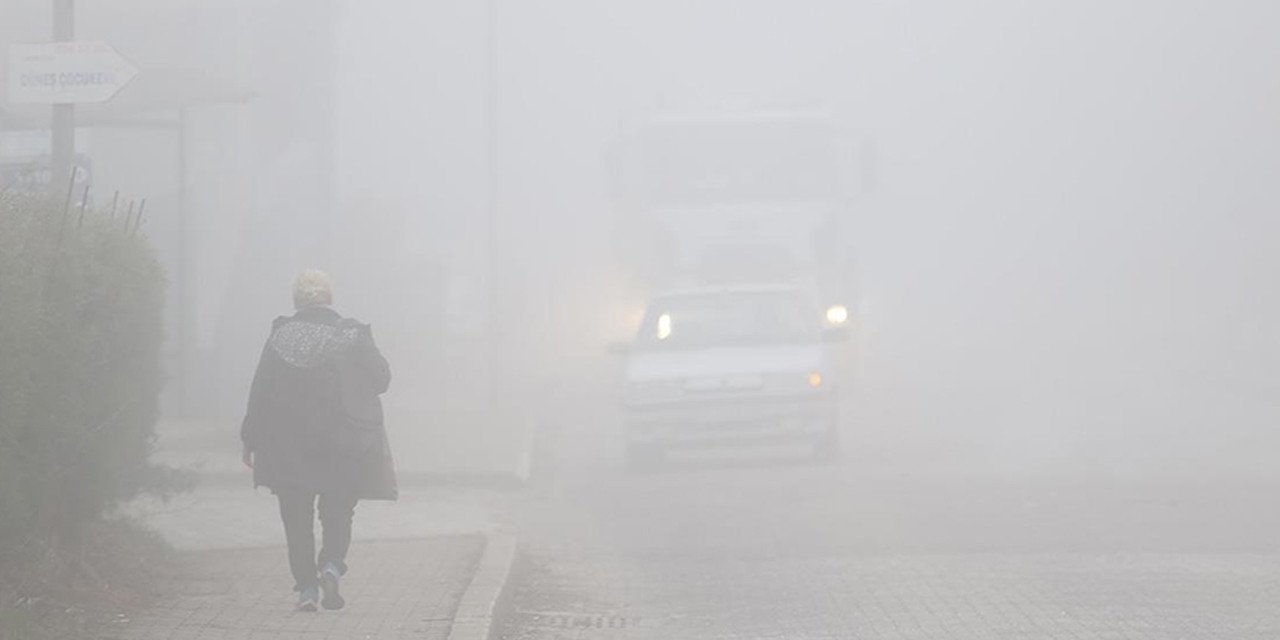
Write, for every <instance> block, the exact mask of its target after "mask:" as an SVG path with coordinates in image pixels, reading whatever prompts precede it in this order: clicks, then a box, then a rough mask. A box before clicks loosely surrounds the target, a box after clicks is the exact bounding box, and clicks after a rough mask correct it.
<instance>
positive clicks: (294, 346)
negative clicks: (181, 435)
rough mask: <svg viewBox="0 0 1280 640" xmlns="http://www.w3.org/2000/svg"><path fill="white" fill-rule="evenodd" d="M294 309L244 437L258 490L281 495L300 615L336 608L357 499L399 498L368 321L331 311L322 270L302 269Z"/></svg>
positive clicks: (384, 369) (278, 332)
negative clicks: (318, 540) (319, 538)
mask: <svg viewBox="0 0 1280 640" xmlns="http://www.w3.org/2000/svg"><path fill="white" fill-rule="evenodd" d="M293 303H294V307H295V308H296V309H297V313H295V314H294V315H292V316H284V317H280V318H277V319H276V320H275V322H274V323H273V325H272V328H271V335H270V337H269V338H267V343H266V346H265V347H264V348H263V350H262V357H261V359H260V360H259V362H258V369H257V372H256V374H255V375H254V378H253V385H252V387H251V388H250V391H249V406H248V410H247V411H246V412H245V418H244V424H243V425H242V426H241V430H240V438H241V440H242V442H243V445H244V454H243V457H244V463H245V465H247V466H248V467H250V468H251V469H253V482H254V486H255V487H259V486H265V487H268V488H270V489H271V490H272V492H273V493H275V494H276V497H277V498H278V499H279V502H280V518H281V519H282V520H283V521H284V532H285V540H286V542H287V543H288V545H289V568H290V570H291V571H292V573H293V579H294V590H295V591H297V592H298V594H299V596H298V606H297V609H298V610H299V611H315V610H316V609H317V607H318V606H323V607H324V608H325V609H341V608H342V607H343V606H344V605H345V600H344V599H343V597H342V595H341V593H340V589H339V583H340V581H341V578H342V576H343V575H345V574H346V572H347V564H346V558H347V550H348V548H349V547H350V546H351V521H352V518H353V516H354V514H355V506H356V503H357V502H358V501H359V500H362V499H369V500H395V499H396V497H397V488H396V479H395V471H394V467H393V465H392V461H391V450H390V447H389V446H388V443H387V436H386V429H385V427H384V425H383V416H382V400H381V398H380V397H379V396H380V395H381V394H382V393H384V392H385V391H386V390H387V387H388V385H389V384H390V382H391V370H390V368H389V367H388V365H387V361H386V359H385V358H383V357H382V354H381V352H379V351H378V347H377V345H375V344H374V341H373V333H372V331H371V330H370V328H369V325H367V324H361V323H359V322H357V321H355V320H352V319H349V318H343V317H342V316H341V315H339V314H338V313H337V312H336V311H334V310H333V308H332V307H331V305H332V303H333V294H332V291H331V287H330V283H329V277H328V276H327V275H326V274H325V273H324V272H322V271H317V270H307V271H303V272H302V273H301V274H300V275H299V276H298V278H297V280H296V281H295V282H294V287H293ZM317 510H318V511H319V514H320V523H321V526H322V531H323V538H322V546H321V548H320V552H319V554H318V555H317V553H316V543H315V530H314V527H315V517H316V511H317ZM321 591H323V597H321Z"/></svg>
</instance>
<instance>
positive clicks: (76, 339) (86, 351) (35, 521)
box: [0, 193, 175, 584]
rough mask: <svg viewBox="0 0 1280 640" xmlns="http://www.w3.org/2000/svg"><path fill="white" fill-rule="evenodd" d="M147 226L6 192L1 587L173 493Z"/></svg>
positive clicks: (155, 270) (0, 293) (1, 270)
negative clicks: (126, 511) (162, 452)
mask: <svg viewBox="0 0 1280 640" xmlns="http://www.w3.org/2000/svg"><path fill="white" fill-rule="evenodd" d="M140 214H141V211H140V210H139V212H138V213H137V214H133V215H126V214H118V212H108V211H92V210H90V211H85V210H83V209H79V208H76V207H68V206H66V205H64V204H63V203H61V202H52V201H50V200H47V199H43V198H36V197H32V196H28V195H23V194H14V193H0V582H8V583H10V584H12V581H13V580H14V579H15V576H19V575H21V573H22V572H23V571H24V570H26V569H27V568H29V566H30V564H31V562H32V561H33V560H36V559H40V558H47V557H49V556H50V554H53V555H57V554H58V553H61V552H67V551H72V552H74V549H75V548H76V545H78V544H79V543H80V538H81V535H82V533H83V532H84V531H85V528H86V527H87V526H89V525H90V524H91V523H93V522H94V521H95V520H97V519H98V518H100V517H102V516H103V514H105V513H107V512H108V510H109V509H111V508H112V507H113V506H115V505H117V504H118V503H120V502H121V501H124V500H127V499H129V498H131V497H134V496H136V495H138V494H139V493H141V492H145V491H151V490H155V491H162V492H163V491H165V490H166V489H168V488H169V487H171V486H172V481H173V480H174V478H175V476H173V475H172V472H170V471H167V470H165V469H161V468H157V467H154V466H152V465H151V464H150V463H149V462H148V457H149V454H150V452H151V449H152V447H153V444H154V441H155V424H156V419H157V412H158V408H157V404H158V396H159V393H160V388H161V385H162V383H163V376H162V372H161V366H160V348H161V342H162V340H163V330H164V327H163V309H162V307H163V301H164V287H165V280H164V275H163V272H162V269H161V268H160V265H159V263H158V262H157V260H156V257H155V253H154V251H153V250H152V248H151V246H150V244H149V242H148V240H147V239H146V237H145V235H144V234H142V233H139V232H138V226H139V223H140V218H141V215H140Z"/></svg>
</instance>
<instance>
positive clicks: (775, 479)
mask: <svg viewBox="0 0 1280 640" xmlns="http://www.w3.org/2000/svg"><path fill="white" fill-rule="evenodd" d="M565 415H566V418H565V420H564V421H563V422H561V423H560V424H557V425H549V426H548V427H547V428H546V429H545V430H544V432H543V434H542V436H541V446H540V456H539V462H538V473H537V474H536V476H535V479H534V482H533V485H532V487H531V488H530V489H529V491H528V495H527V496H526V498H525V499H524V500H522V501H521V504H520V506H519V507H517V508H516V510H515V514H514V515H513V516H512V517H513V518H514V522H513V523H512V526H513V527H514V528H516V530H517V531H518V533H519V535H520V538H521V544H522V548H523V550H524V555H523V558H522V559H521V561H520V566H519V567H518V570H517V571H518V572H517V582H516V584H515V589H514V591H513V597H512V602H511V614H510V615H509V616H508V619H507V620H506V624H505V627H504V628H503V630H502V637H503V638H508V639H511V640H542V639H547V640H551V639H557V640H558V639H563V638H676V639H690V640H695V639H701V638H1011V639H1012V638H1019V639H1028V638H1072V639H1081V638H1227V637H1230V638H1275V637H1280V505H1278V504H1277V500H1276V499H1275V498H1276V496H1277V489H1278V487H1276V486H1272V485H1269V484H1262V483H1258V484H1251V483H1247V482H1240V481H1235V482H1225V481H1217V482H1210V481H1207V480H1205V479H1196V478H1185V479H1180V480H1170V479H1167V478H1166V479H1164V480H1160V481H1156V480H1152V479H1145V480H1140V479H1133V478H1130V479H1127V480H1117V479H1107V478H1101V477H1096V476H1094V477H1091V476H1086V475H1083V474H1081V475H1077V476H1075V477H1071V476H1066V475H1057V476H1048V475H1044V474H1040V475H1034V474H1019V475H1005V476H1001V475H997V474H994V473H986V474H984V473H982V471H981V470H980V469H979V470H975V471H974V472H971V473H967V474H957V473H949V472H948V473H939V472H935V471H931V470H930V469H929V468H928V467H927V465H921V466H917V467H916V468H912V465H911V464H910V463H908V462H904V461H903V460H902V459H898V460H887V459H885V458H884V457H883V456H880V455H872V454H869V453H867V452H868V451H872V450H875V447H865V448H864V447H860V442H859V439H858V434H856V433H850V434H846V442H847V449H848V450H849V453H848V454H847V455H846V456H845V457H844V459H843V460H841V461H840V462H838V463H835V464H829V465H818V464H810V463H808V462H805V461H803V460H799V459H792V458H791V457H789V454H791V453H798V452H787V451H782V450H778V451H769V452H754V453H753V454H752V455H746V454H741V453H735V454H732V455H720V456H703V457H701V458H698V459H684V460H679V461H676V462H675V463H674V464H672V465H671V466H670V467H669V468H667V469H665V470H662V471H660V472H657V473H653V474H648V475H631V474H628V473H626V472H625V471H623V470H622V464H621V459H620V456H619V451H618V449H619V447H618V442H617V439H616V435H617V434H616V430H614V429H611V428H608V427H607V426H605V427H602V426H601V425H603V424H606V423H607V422H608V420H609V419H610V418H609V416H608V415H607V412H598V413H596V414H594V415H593V414H592V413H591V412H590V411H586V410H579V411H572V412H566V414H565Z"/></svg>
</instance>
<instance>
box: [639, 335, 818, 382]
mask: <svg viewBox="0 0 1280 640" xmlns="http://www.w3.org/2000/svg"><path fill="white" fill-rule="evenodd" d="M825 359H826V349H825V348H824V346H823V345H821V344H806V345H778V346H769V347H734V348H719V349H696V350H687V351H664V352H656V353H637V354H633V355H632V356H631V358H630V359H629V361H628V363H627V380H628V381H630V382H650V381H657V380H680V379H685V380H687V379H690V378H702V377H709V376H735V375H764V374H772V373H805V372H809V371H815V370H821V369H822V368H823V364H824V361H825Z"/></svg>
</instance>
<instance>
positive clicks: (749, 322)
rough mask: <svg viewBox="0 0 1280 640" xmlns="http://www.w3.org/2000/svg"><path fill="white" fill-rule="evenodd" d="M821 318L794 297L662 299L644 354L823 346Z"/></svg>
mask: <svg viewBox="0 0 1280 640" xmlns="http://www.w3.org/2000/svg"><path fill="white" fill-rule="evenodd" d="M821 331H822V329H821V324H820V322H819V318H818V315H817V313H816V312H815V311H814V310H813V308H811V306H810V305H808V304H806V302H805V300H804V298H803V297H802V296H800V295H799V294H797V293H793V292H767V293H756V292H751V293H738V292H734V293H717V294H701V295H692V294H691V295H681V296H670V297H666V298H660V299H658V300H657V301H655V302H654V303H653V304H652V305H651V306H650V307H649V310H648V312H647V313H646V314H645V320H644V324H643V325H642V326H641V328H640V334H639V336H638V337H637V339H636V347H637V348H638V349H640V350H646V351H654V350H680V349H705V348H710V347H742V346H757V345H774V344H795V343H809V342H818V341H820V340H821V338H822V336H821Z"/></svg>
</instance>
